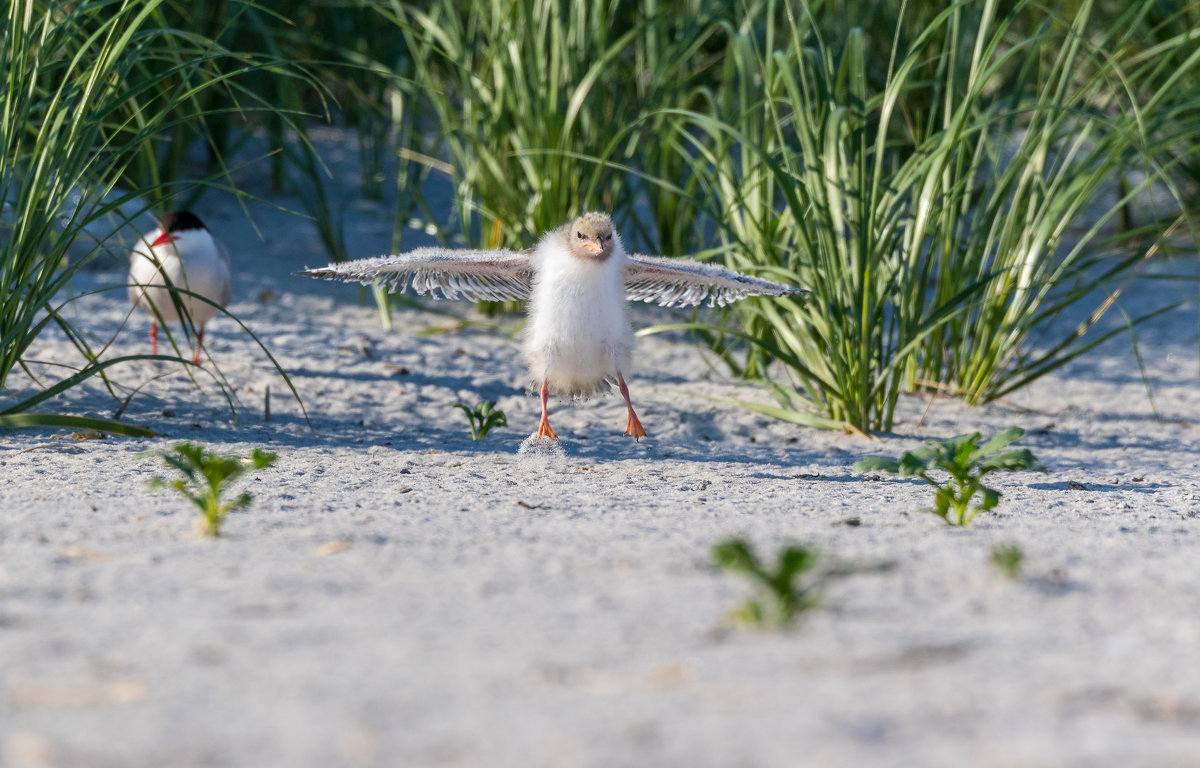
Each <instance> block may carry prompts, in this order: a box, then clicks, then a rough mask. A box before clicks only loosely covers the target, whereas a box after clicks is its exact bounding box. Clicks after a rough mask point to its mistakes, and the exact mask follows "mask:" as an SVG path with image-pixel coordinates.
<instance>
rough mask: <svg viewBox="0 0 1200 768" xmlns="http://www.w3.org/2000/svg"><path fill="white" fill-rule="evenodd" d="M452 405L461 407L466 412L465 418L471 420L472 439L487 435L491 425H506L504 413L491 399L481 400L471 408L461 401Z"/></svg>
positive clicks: (480, 438) (506, 420) (506, 418)
mask: <svg viewBox="0 0 1200 768" xmlns="http://www.w3.org/2000/svg"><path fill="white" fill-rule="evenodd" d="M454 407H455V408H462V412H463V413H465V414H467V418H468V419H470V420H471V439H472V440H482V439H483V438H485V437H487V433H488V432H489V431H490V430H491V429H492V427H507V426H508V417H507V416H505V415H504V411H502V410H500V409H499V408H497V407H496V403H495V402H494V401H492V400H481V401H480V402H478V403H476V404H475V407H474V408H473V409H472V408H468V407H467V406H465V405H463V404H462V403H455V404H454Z"/></svg>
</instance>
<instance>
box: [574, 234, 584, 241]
mask: <svg viewBox="0 0 1200 768" xmlns="http://www.w3.org/2000/svg"><path fill="white" fill-rule="evenodd" d="M575 237H578V238H579V239H580V240H582V239H583V233H582V232H576V233H575Z"/></svg>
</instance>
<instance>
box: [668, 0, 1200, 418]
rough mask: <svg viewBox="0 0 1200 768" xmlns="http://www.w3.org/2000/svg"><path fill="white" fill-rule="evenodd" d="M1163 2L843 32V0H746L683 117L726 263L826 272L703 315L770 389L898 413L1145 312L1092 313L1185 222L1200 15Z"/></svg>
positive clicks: (779, 274)
mask: <svg viewBox="0 0 1200 768" xmlns="http://www.w3.org/2000/svg"><path fill="white" fill-rule="evenodd" d="M865 5H868V6H869V5H871V4H869V3H868V4H865ZM1159 5H1161V4H1159V3H1155V2H1150V1H1149V0H1143V1H1142V2H1134V3H1129V4H1124V5H1121V6H1116V5H1111V6H1110V5H1106V4H1100V3H1096V2H1092V1H1091V0H1084V1H1083V2H1080V3H1071V4H1067V5H1065V6H1055V7H1054V8H1057V9H1058V10H1053V9H1047V8H1045V7H1043V6H1041V5H1039V4H1037V3H1034V2H1017V3H1014V4H1002V3H999V2H994V1H993V0H960V1H959V2H954V3H949V4H947V5H946V6H945V7H939V8H938V9H937V12H936V13H934V14H929V13H926V11H928V10H929V9H928V8H927V7H926V6H920V7H917V6H914V5H913V4H907V5H905V4H901V5H900V7H901V9H904V8H909V9H910V10H909V12H910V13H918V14H920V21H921V23H920V24H919V25H913V24H910V23H908V21H907V20H906V19H901V22H902V23H898V24H896V25H895V27H894V29H883V28H878V27H872V28H868V29H863V28H858V27H850V28H849V29H843V30H842V31H840V32H837V33H836V34H840V35H841V36H840V37H835V36H834V34H835V32H833V31H831V30H832V29H835V28H837V27H838V26H839V25H836V24H829V23H828V18H827V17H828V16H829V14H830V8H832V7H833V6H820V5H816V4H813V5H812V6H811V7H810V4H808V3H801V4H800V7H797V6H796V5H795V4H793V3H788V2H783V1H782V0H778V1H777V0H767V1H766V2H764V3H761V4H755V5H752V6H747V7H746V9H745V12H744V14H743V15H742V17H741V18H740V19H739V20H738V21H737V23H736V24H732V25H730V26H729V27H728V29H727V36H726V38H725V39H726V41H727V44H726V47H725V49H724V53H723V62H724V79H723V82H722V84H721V87H720V89H719V90H718V91H717V92H716V93H715V94H714V95H713V98H712V99H711V101H710V102H709V103H708V104H707V105H706V107H707V108H705V109H692V110H677V111H675V112H673V114H675V115H676V116H677V118H678V119H677V120H676V121H675V122H673V123H672V124H671V125H672V126H673V127H674V129H675V131H676V134H675V140H676V141H677V143H678V144H679V145H680V146H681V147H683V148H684V149H683V151H684V152H685V153H686V157H687V158H688V161H689V163H688V176H689V178H694V179H698V180H699V188H700V189H701V190H703V193H704V194H706V195H707V196H708V200H707V202H706V203H705V204H704V205H703V207H704V208H705V209H706V210H708V211H709V214H708V218H709V219H710V220H711V222H712V228H713V232H714V235H715V237H716V239H717V241H718V242H717V246H718V248H717V250H718V251H719V252H720V254H721V256H722V258H724V260H725V261H726V262H727V264H728V266H730V267H733V268H736V269H739V270H742V271H751V272H755V273H758V274H762V275H764V276H766V277H771V278H773V279H777V280H780V281H782V282H787V283H793V284H797V285H801V286H804V287H805V288H808V289H809V290H810V291H811V292H812V293H811V295H810V296H809V297H808V300H807V301H805V302H793V301H787V300H782V301H781V300H774V299H772V300H761V299H751V300H748V301H744V302H739V303H738V304H737V305H736V306H735V307H734V308H733V309H732V310H731V313H730V317H731V318H732V319H733V320H735V321H736V322H731V321H726V322H725V323H721V324H713V323H711V321H709V322H708V323H707V324H706V325H703V326H702V327H703V329H704V331H705V332H706V333H707V334H709V335H710V337H711V338H712V339H713V347H714V350H715V351H716V352H717V353H718V354H720V355H721V356H722V358H723V359H724V360H725V362H726V363H727V364H728V365H729V366H730V368H731V369H732V370H733V372H734V373H735V374H739V375H743V376H747V377H750V378H759V379H767V378H768V377H769V378H771V379H773V380H774V383H773V384H772V387H773V388H774V390H775V394H776V395H777V397H778V399H779V402H780V406H779V407H774V406H771V407H761V406H760V407H759V408H758V409H759V410H762V411H764V412H767V413H770V414H771V415H773V416H777V417H779V418H784V419H788V420H791V421H795V422H798V423H803V424H808V425H813V426H821V427H846V428H850V429H853V430H857V431H862V432H869V431H879V430H884V431H887V430H890V429H891V428H892V426H893V420H894V413H895V407H896V403H897V400H898V397H899V396H900V395H901V394H902V393H904V392H911V391H916V390H932V391H939V392H948V393H952V394H954V395H957V396H960V397H962V398H963V399H964V400H966V401H968V402H971V403H984V402H988V401H991V400H994V399H995V398H997V397H1001V396H1003V395H1005V394H1006V393H1009V392H1012V391H1013V390H1014V389H1017V388H1020V387H1022V386H1024V385H1026V384H1028V383H1029V382H1031V381H1033V380H1034V379H1036V378H1038V377H1039V376H1042V375H1045V374H1046V373H1048V372H1050V371H1053V370H1055V369H1057V368H1058V367H1060V366H1062V365H1063V364H1064V363H1066V362H1068V361H1069V360H1071V359H1073V358H1074V357H1075V356H1077V355H1078V354H1081V353H1082V352H1085V351H1086V350H1088V349H1090V348H1091V347H1092V346H1094V345H1095V344H1098V343H1100V342H1101V341H1103V340H1104V339H1105V338H1108V336H1109V335H1111V334H1114V333H1124V332H1125V331H1126V327H1127V326H1126V325H1125V323H1119V324H1117V325H1118V326H1119V327H1117V328H1115V329H1113V330H1105V331H1104V332H1100V331H1098V330H1097V331H1093V332H1092V333H1090V334H1088V332H1089V330H1090V329H1093V328H1094V327H1095V326H1096V325H1097V323H1099V322H1100V320H1101V318H1102V317H1103V316H1104V315H1105V313H1106V312H1107V311H1108V310H1109V309H1111V308H1112V307H1114V306H1116V300H1117V299H1118V298H1119V297H1120V294H1121V291H1122V288H1123V286H1124V282H1125V281H1126V280H1127V279H1128V278H1129V277H1131V276H1132V275H1134V274H1136V272H1137V270H1138V269H1139V268H1140V265H1141V264H1144V263H1145V262H1146V260H1147V259H1148V258H1149V257H1151V256H1152V255H1153V254H1154V253H1156V252H1157V251H1158V250H1159V248H1160V246H1162V245H1163V243H1164V241H1165V240H1166V235H1167V234H1168V233H1170V232H1172V231H1173V227H1174V225H1176V224H1179V227H1180V228H1179V231H1180V232H1183V231H1186V230H1187V227H1184V226H1183V223H1184V222H1191V219H1190V214H1189V209H1188V201H1187V199H1186V195H1185V190H1183V189H1182V188H1181V185H1180V183H1179V181H1178V175H1179V171H1180V169H1182V168H1185V167H1187V164H1188V163H1189V162H1192V163H1194V162H1195V158H1196V156H1197V155H1196V152H1197V146H1198V144H1200V143H1198V142H1196V141H1195V138H1194V137H1195V135H1196V131H1197V128H1198V127H1200V118H1198V117H1197V115H1200V89H1197V88H1196V87H1195V84H1196V83H1197V82H1198V81H1200V48H1198V47H1197V45H1196V41H1197V40H1200V26H1196V20H1195V18H1194V17H1192V21H1190V22H1189V21H1188V18H1187V17H1185V18H1182V19H1175V20H1174V21H1176V22H1178V23H1177V24H1175V26H1173V27H1170V29H1176V28H1177V27H1182V28H1183V29H1184V30H1186V31H1182V32H1172V33H1171V34H1169V35H1165V36H1163V35H1155V34H1151V32H1152V31H1154V30H1159V29H1160V28H1159V27H1156V26H1154V23H1153V21H1152V18H1153V16H1154V9H1155V8H1156V7H1158V6H1159ZM838 7H840V6H838ZM914 9H915V10H914ZM900 15H901V16H902V17H903V16H904V15H905V12H904V11H903V10H901V14H900ZM894 16H895V13H894V12H893V13H892V14H891V17H894ZM884 17H887V15H886V14H885V15H884V16H881V17H880V18H884ZM870 18H871V14H870V13H867V12H864V13H863V14H862V19H864V20H869V19H870ZM1189 23H1190V24H1191V27H1190V28H1189V27H1188V24H1189ZM841 26H843V27H844V25H841ZM1151 27H1153V29H1151ZM1163 29H1166V28H1163ZM1160 31H1161V30H1160ZM889 41H890V45H888V44H887V43H888V42H889ZM1148 43H1152V44H1148ZM881 51H882V52H884V53H885V54H886V55H885V56H883V57H881V56H880V54H881ZM1189 159H1190V160H1189ZM1149 198H1153V200H1154V203H1155V205H1154V206H1146V205H1143V203H1144V202H1145V201H1146V200H1147V199H1149ZM1193 202H1194V201H1193ZM1139 206H1141V207H1140V208H1139ZM1131 211H1132V212H1134V213H1135V214H1137V216H1135V217H1133V218H1134V219H1137V218H1138V217H1140V223H1138V222H1137V221H1133V223H1129V221H1128V220H1126V218H1125V214H1127V213H1130V212H1131ZM1193 223H1194V222H1193ZM1191 234H1192V235H1193V238H1195V236H1196V227H1194V226H1192V227H1191ZM1164 303H1165V302H1164ZM1163 309H1165V308H1162V307H1160V308H1155V309H1154V310H1151V311H1150V312H1149V313H1145V314H1143V315H1142V316H1140V317H1131V318H1130V322H1131V324H1134V325H1136V322H1137V321H1138V320H1141V319H1146V318H1148V317H1150V316H1152V315H1153V314H1157V313H1158V312H1160V311H1163ZM1068 310H1075V311H1077V312H1078V313H1079V314H1080V315H1081V316H1082V317H1083V318H1084V319H1083V320H1082V321H1081V322H1080V323H1077V324H1072V325H1071V326H1067V327H1064V326H1062V325H1060V326H1058V327H1053V322H1052V321H1054V319H1055V318H1057V317H1060V316H1062V315H1063V314H1064V313H1066V312H1067V311H1068ZM1080 310H1082V311H1080ZM677 327H678V326H677ZM1085 335H1086V337H1085ZM734 341H740V342H748V344H747V345H746V347H745V349H746V351H745V352H742V351H741V348H740V347H736V346H733V344H732V342H734Z"/></svg>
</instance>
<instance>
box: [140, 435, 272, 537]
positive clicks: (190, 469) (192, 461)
mask: <svg viewBox="0 0 1200 768" xmlns="http://www.w3.org/2000/svg"><path fill="white" fill-rule="evenodd" d="M154 453H156V454H157V455H159V456H161V457H162V459H163V461H164V462H166V463H167V466H170V467H174V468H175V469H177V470H179V472H180V473H182V474H183V477H181V478H179V479H177V480H172V481H168V480H167V479H166V478H163V477H157V476H156V477H152V478H150V483H149V485H150V487H151V488H155V489H157V488H167V487H170V488H174V489H175V490H177V491H179V492H180V493H182V494H183V495H184V496H185V497H186V498H187V499H188V500H189V501H191V502H192V503H193V504H195V505H196V508H197V509H199V510H200V519H199V520H198V521H196V528H197V530H198V531H199V532H200V533H201V534H203V535H205V536H214V537H215V536H217V535H219V534H220V531H221V523H223V522H224V521H225V517H226V516H227V515H228V514H229V513H230V512H232V511H233V510H235V509H240V508H241V507H244V506H246V505H247V504H249V503H250V501H251V499H252V498H253V497H251V495H250V494H249V493H243V494H242V495H241V496H238V497H237V498H236V499H233V500H232V501H224V502H223V501H221V492H222V491H224V490H225V488H226V487H228V485H229V484H230V483H232V482H233V481H234V480H236V479H237V478H238V477H240V476H241V475H242V474H244V473H246V472H248V471H250V470H252V469H262V468H263V467H269V466H271V465H272V464H273V463H275V459H276V458H277V457H276V455H275V454H273V453H267V452H266V451H261V450H259V449H258V448H255V449H254V450H253V451H251V452H250V458H249V459H248V460H246V461H243V460H242V459H240V458H238V457H237V456H218V455H217V454H215V453H208V452H207V451H205V450H204V448H203V447H202V446H200V445H197V444H195V443H180V444H179V445H176V446H175V448H174V449H172V451H171V452H168V451H154Z"/></svg>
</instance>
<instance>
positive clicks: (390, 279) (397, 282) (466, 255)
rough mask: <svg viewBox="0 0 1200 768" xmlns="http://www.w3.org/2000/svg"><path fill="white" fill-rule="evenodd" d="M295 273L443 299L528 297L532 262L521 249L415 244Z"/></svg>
mask: <svg viewBox="0 0 1200 768" xmlns="http://www.w3.org/2000/svg"><path fill="white" fill-rule="evenodd" d="M296 274H298V275H308V276H309V277H321V278H325V279H326V280H344V281H346V282H358V283H363V284H364V285H367V284H370V283H379V284H381V285H384V286H387V287H388V289H389V290H391V291H392V292H393V293H394V292H396V291H403V290H404V289H405V288H407V287H410V286H411V288H412V289H413V290H414V291H416V292H417V293H421V294H423V293H431V294H432V295H433V296H434V297H435V298H438V294H439V293H440V294H441V296H442V297H445V298H447V299H459V298H462V299H472V300H479V299H487V300H489V301H505V300H510V299H528V298H529V286H530V284H531V283H532V282H533V263H532V262H531V261H530V258H529V253H528V252H525V251H521V252H518V251H499V250H498V251H477V250H467V249H462V250H452V249H448V248H418V249H416V250H415V251H409V252H408V253H403V254H400V255H399V256H383V257H380V258H377V259H360V260H358V261H347V262H343V263H341V264H330V265H329V266H328V267H320V268H318V269H306V270H304V271H302V272H297V273H296Z"/></svg>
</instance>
